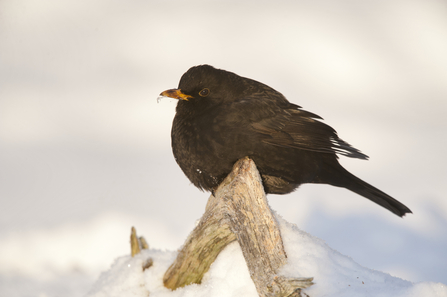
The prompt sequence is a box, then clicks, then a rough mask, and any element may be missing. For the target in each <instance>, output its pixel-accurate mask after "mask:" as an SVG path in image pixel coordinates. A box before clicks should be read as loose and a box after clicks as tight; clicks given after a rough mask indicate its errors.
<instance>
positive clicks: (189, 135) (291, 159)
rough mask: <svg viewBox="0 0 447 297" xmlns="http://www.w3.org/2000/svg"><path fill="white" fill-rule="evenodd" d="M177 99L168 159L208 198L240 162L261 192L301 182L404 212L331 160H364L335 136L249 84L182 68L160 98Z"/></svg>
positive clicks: (203, 68) (283, 190)
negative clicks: (250, 168)
mask: <svg viewBox="0 0 447 297" xmlns="http://www.w3.org/2000/svg"><path fill="white" fill-rule="evenodd" d="M160 96H163V97H170V98H174V99H179V101H178V103H177V107H176V114H175V117H174V121H173V125H172V131H171V140H172V150H173V153H174V157H175V160H176V161H177V163H178V165H179V166H180V168H181V169H182V170H183V172H184V173H185V175H186V176H187V177H188V178H189V180H190V181H191V182H192V183H193V184H194V185H195V186H196V187H198V188H199V189H201V190H206V191H211V192H213V193H214V190H215V189H216V188H217V186H218V185H219V184H220V183H221V182H222V181H223V180H224V178H225V177H226V176H227V175H228V174H229V173H230V172H231V170H232V167H233V165H234V163H235V162H236V161H237V160H239V159H241V158H243V157H245V156H248V157H249V158H251V159H252V160H253V161H254V162H255V164H256V166H257V168H258V170H259V172H260V174H261V178H262V182H263V185H264V189H265V192H266V193H273V194H287V193H290V192H292V191H293V190H295V189H296V188H297V187H298V186H299V185H301V184H304V183H322V184H330V185H333V186H337V187H343V188H346V189H349V190H351V191H353V192H355V193H357V194H359V195H362V196H364V197H366V198H368V199H370V200H371V201H373V202H375V203H377V204H379V205H381V206H382V207H384V208H386V209H388V210H389V211H391V212H393V213H394V214H396V215H398V216H400V217H402V216H404V215H405V214H406V213H411V210H410V209H409V208H408V207H406V206H405V205H403V204H402V203H400V202H399V201H397V200H396V199H394V198H392V197H391V196H389V195H387V194H385V193H384V192H382V191H380V190H378V189H376V188H375V187H373V186H371V185H369V184H368V183H366V182H364V181H362V180H361V179H359V178H357V177H356V176H354V175H353V174H351V173H350V172H348V171H347V170H346V169H344V168H343V167H342V166H341V165H340V164H339V162H338V160H337V159H338V156H337V154H341V155H345V156H347V157H351V158H359V159H368V156H366V155H365V154H363V153H361V152H360V151H359V150H358V149H356V148H354V147H352V146H351V145H349V144H348V143H347V142H345V141H343V140H342V139H340V138H339V137H338V136H337V132H336V131H335V130H334V129H332V128H331V127H330V126H328V125H326V124H324V123H323V122H321V121H320V120H322V118H321V117H319V116H318V115H316V114H314V113H311V112H308V111H305V110H303V109H301V107H300V106H298V105H296V104H293V103H290V102H289V101H288V100H287V99H286V98H285V97H284V96H283V95H282V94H281V93H279V92H277V91H276V90H274V89H272V88H271V87H269V86H267V85H265V84H262V83H260V82H257V81H255V80H252V79H249V78H245V77H241V76H239V75H237V74H235V73H232V72H228V71H225V70H221V69H216V68H214V67H212V66H210V65H199V66H195V67H192V68H190V69H189V70H188V71H187V72H186V73H185V74H183V76H182V77H181V79H180V82H179V86H178V88H177V89H170V90H167V91H164V92H162V93H161V94H160Z"/></svg>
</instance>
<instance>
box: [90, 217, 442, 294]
mask: <svg viewBox="0 0 447 297" xmlns="http://www.w3.org/2000/svg"><path fill="white" fill-rule="evenodd" d="M277 219H278V222H279V224H280V228H281V233H282V236H283V240H284V245H285V249H286V252H287V255H288V264H286V265H285V266H284V267H283V268H282V269H281V272H280V273H281V274H283V275H285V276H293V277H311V276H312V277H314V282H315V284H314V285H313V286H312V287H310V288H308V289H307V290H305V292H306V293H307V294H308V295H309V296H312V297H316V296H331V297H338V296H340V297H341V296H343V297H349V296H353V297H354V296H355V297H362V296H365V297H366V296H380V297H399V296H402V297H419V296H432V297H445V296H447V286H446V285H444V284H441V283H433V282H422V283H412V282H409V281H406V280H403V279H400V278H398V277H393V276H391V275H389V274H387V273H383V272H380V271H375V270H372V269H369V268H365V267H362V266H360V265H359V264H357V263H356V262H354V261H353V260H352V259H351V258H350V257H347V256H344V255H342V254H340V253H339V252H337V251H335V250H333V249H332V248H330V247H329V246H328V245H327V244H326V243H325V242H324V241H323V240H321V239H318V238H316V237H313V236H311V235H309V234H307V233H306V232H303V231H301V230H299V229H298V227H297V226H296V225H293V224H290V223H288V222H286V221H285V220H283V219H282V218H281V217H279V216H277ZM175 257H176V252H162V251H159V250H153V249H151V250H145V251H143V252H142V253H141V254H139V255H137V256H136V257H134V258H132V257H130V256H125V257H121V258H118V259H117V260H116V261H115V263H114V264H113V266H112V267H111V269H110V270H108V271H106V272H104V273H103V274H102V275H101V277H100V278H99V280H98V281H97V282H96V284H95V285H94V286H93V288H92V290H91V291H90V293H89V294H88V296H89V297H102V296H108V297H113V296H123V295H125V296H134V297H143V296H144V297H147V296H148V292H150V296H151V297H174V296H175V297H180V296H181V297H187V296H194V297H201V296H203V297H205V296H216V297H232V296H247V297H249V296H253V297H255V296H258V295H257V292H256V289H255V286H254V284H253V282H252V280H251V279H250V275H249V272H248V269H247V266H246V264H245V260H244V257H243V255H242V251H241V249H240V246H239V244H238V243H237V242H235V243H232V244H230V245H229V246H227V247H226V248H225V249H224V250H223V251H222V252H221V253H220V254H219V256H218V257H217V259H216V261H215V262H214V263H213V264H212V265H211V268H210V270H209V271H208V272H207V274H206V275H205V276H204V278H203V280H202V284H200V285H197V284H193V285H190V286H186V287H183V288H179V289H177V290H175V291H170V290H168V289H166V288H165V287H164V286H163V274H164V273H165V271H166V270H167V268H168V267H169V265H170V264H171V263H172V262H173V261H174V259H175ZM148 258H152V259H153V261H154V265H153V266H152V267H150V268H149V269H147V270H145V271H144V272H143V270H142V265H143V263H144V261H145V260H146V259H148Z"/></svg>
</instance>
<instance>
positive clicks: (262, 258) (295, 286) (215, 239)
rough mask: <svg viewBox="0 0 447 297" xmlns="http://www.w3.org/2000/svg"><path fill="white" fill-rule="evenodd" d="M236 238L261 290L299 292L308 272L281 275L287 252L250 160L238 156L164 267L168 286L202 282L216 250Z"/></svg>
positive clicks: (286, 293)
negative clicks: (287, 276) (183, 242)
mask: <svg viewBox="0 0 447 297" xmlns="http://www.w3.org/2000/svg"><path fill="white" fill-rule="evenodd" d="M234 240H237V241H238V242H239V244H240V246H241V249H242V252H243V254H244V257H245V261H246V263H247V266H248V269H249V271H250V276H251V278H252V280H253V282H254V284H255V286H256V289H257V291H258V293H259V296H300V289H301V288H307V287H309V286H311V285H312V278H286V277H284V276H279V275H277V274H278V270H279V268H280V267H281V266H282V265H284V264H285V263H286V262H287V255H286V252H285V251H284V246H283V242H282V238H281V233H280V231H279V228H278V224H277V222H276V219H275V217H274V216H273V214H272V212H271V210H270V208H269V206H268V203H267V199H266V197H265V193H264V188H263V186H262V181H261V177H260V175H259V173H258V171H257V169H256V166H255V164H254V162H253V161H252V160H250V159H248V158H244V159H241V160H239V161H238V162H237V163H236V164H235V165H234V167H233V171H232V172H231V173H230V174H229V175H228V177H227V178H226V179H225V180H224V181H223V182H222V184H221V185H220V186H219V188H218V189H217V190H216V191H215V195H211V196H210V198H209V200H208V204H207V206H206V210H205V214H204V215H203V216H202V218H201V220H200V222H199V224H198V225H197V227H196V228H195V229H194V230H193V232H192V233H191V234H190V235H189V237H188V239H187V240H186V242H185V244H184V246H183V247H182V249H181V250H180V251H179V254H178V256H177V259H176V260H175V262H174V263H173V264H172V265H171V267H169V269H168V270H167V271H166V273H165V275H164V278H163V282H164V285H165V286H166V287H167V288H170V289H172V290H175V289H176V288H179V287H183V286H186V285H189V284H191V283H197V284H200V282H201V280H202V278H203V275H204V274H205V273H206V272H207V271H208V269H209V267H210V265H211V264H212V263H213V262H214V260H215V259H216V257H217V256H218V254H219V253H220V252H221V251H222V250H223V249H224V248H225V247H226V246H227V245H228V244H229V243H231V242H233V241H234Z"/></svg>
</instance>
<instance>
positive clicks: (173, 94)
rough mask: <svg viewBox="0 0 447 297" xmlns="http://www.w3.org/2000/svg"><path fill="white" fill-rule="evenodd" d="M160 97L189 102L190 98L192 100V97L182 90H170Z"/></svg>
mask: <svg viewBox="0 0 447 297" xmlns="http://www.w3.org/2000/svg"><path fill="white" fill-rule="evenodd" d="M160 96H164V97H169V98H174V99H179V100H185V101H188V98H192V96H191V95H186V94H184V93H182V90H180V89H170V90H166V91H164V92H162V93H161V94H160Z"/></svg>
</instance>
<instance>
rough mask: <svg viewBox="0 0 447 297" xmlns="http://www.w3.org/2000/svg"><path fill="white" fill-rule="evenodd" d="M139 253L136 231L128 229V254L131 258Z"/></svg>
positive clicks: (133, 228)
mask: <svg viewBox="0 0 447 297" xmlns="http://www.w3.org/2000/svg"><path fill="white" fill-rule="evenodd" d="M139 253H140V243H139V241H138V237H137V230H135V227H132V228H131V229H130V254H131V255H132V257H133V256H135V255H137V254H139Z"/></svg>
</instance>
